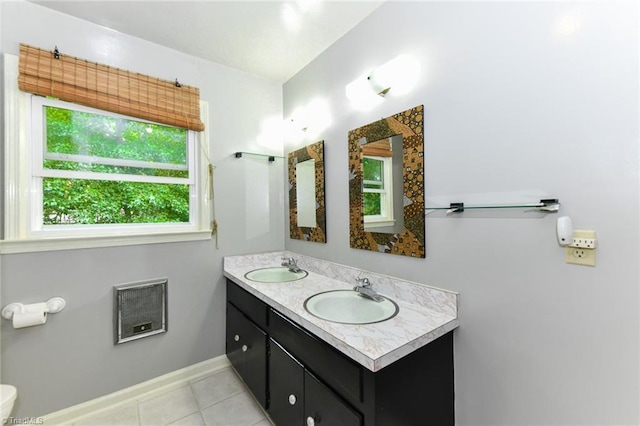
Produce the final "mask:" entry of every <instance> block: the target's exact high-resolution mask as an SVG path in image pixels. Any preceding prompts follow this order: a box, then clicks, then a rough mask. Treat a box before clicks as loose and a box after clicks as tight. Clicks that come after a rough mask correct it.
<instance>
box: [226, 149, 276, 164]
mask: <svg viewBox="0 0 640 426" xmlns="http://www.w3.org/2000/svg"><path fill="white" fill-rule="evenodd" d="M233 155H234V156H235V157H236V158H242V156H243V155H253V156H258V157H267V159H268V160H269V162H270V163H271V162H273V161H276V158H284V157H282V156H279V155H271V154H258V153H255V152H244V151H238V152H236V153H234V154H233Z"/></svg>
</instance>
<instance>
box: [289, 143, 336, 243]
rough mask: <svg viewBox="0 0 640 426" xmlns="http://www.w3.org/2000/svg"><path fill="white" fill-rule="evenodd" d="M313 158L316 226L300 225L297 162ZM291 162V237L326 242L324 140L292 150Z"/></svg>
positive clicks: (290, 154)
mask: <svg viewBox="0 0 640 426" xmlns="http://www.w3.org/2000/svg"><path fill="white" fill-rule="evenodd" d="M310 159H313V160H315V162H314V168H315V185H316V227H315V228H311V227H299V226H298V202H297V193H296V189H297V186H296V164H298V163H299V162H303V161H307V160H310ZM288 164H289V237H290V238H292V239H295V240H304V241H311V242H315V243H326V242H327V235H326V210H325V200H324V141H319V142H315V143H313V144H311V145H307V146H306V147H304V148H300V149H299V150H297V151H293V152H290V153H289V155H288Z"/></svg>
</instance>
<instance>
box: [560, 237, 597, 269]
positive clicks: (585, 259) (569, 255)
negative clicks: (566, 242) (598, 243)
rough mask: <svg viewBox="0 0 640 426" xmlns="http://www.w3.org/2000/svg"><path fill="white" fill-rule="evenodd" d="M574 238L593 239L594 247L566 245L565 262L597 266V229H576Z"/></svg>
mask: <svg viewBox="0 0 640 426" xmlns="http://www.w3.org/2000/svg"><path fill="white" fill-rule="evenodd" d="M573 240H574V241H576V240H581V241H585V240H587V241H589V240H592V241H593V245H594V248H586V247H571V246H567V247H565V255H564V259H565V262H567V263H572V264H575V265H584V266H596V249H595V240H596V231H591V230H581V229H574V230H573Z"/></svg>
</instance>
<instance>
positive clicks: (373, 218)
mask: <svg viewBox="0 0 640 426" xmlns="http://www.w3.org/2000/svg"><path fill="white" fill-rule="evenodd" d="M367 157H368V158H373V159H375V160H379V161H382V168H383V174H384V176H383V177H382V179H383V180H382V182H383V188H382V189H375V188H364V187H363V188H362V192H377V193H381V194H383V195H384V197H385V202H384V203H381V204H382V205H381V211H382V214H379V215H364V223H365V226H366V227H367V228H382V227H385V226H393V225H394V224H395V223H396V221H395V219H394V217H393V160H392V158H391V157H375V156H367Z"/></svg>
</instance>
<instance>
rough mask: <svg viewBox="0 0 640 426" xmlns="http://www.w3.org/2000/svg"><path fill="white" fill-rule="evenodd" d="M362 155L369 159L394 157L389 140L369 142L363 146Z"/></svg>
mask: <svg viewBox="0 0 640 426" xmlns="http://www.w3.org/2000/svg"><path fill="white" fill-rule="evenodd" d="M362 154H363V155H366V156H369V157H393V151H391V141H390V140H389V138H387V139H382V140H379V141H375V142H369V143H368V144H365V145H363V146H362Z"/></svg>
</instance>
